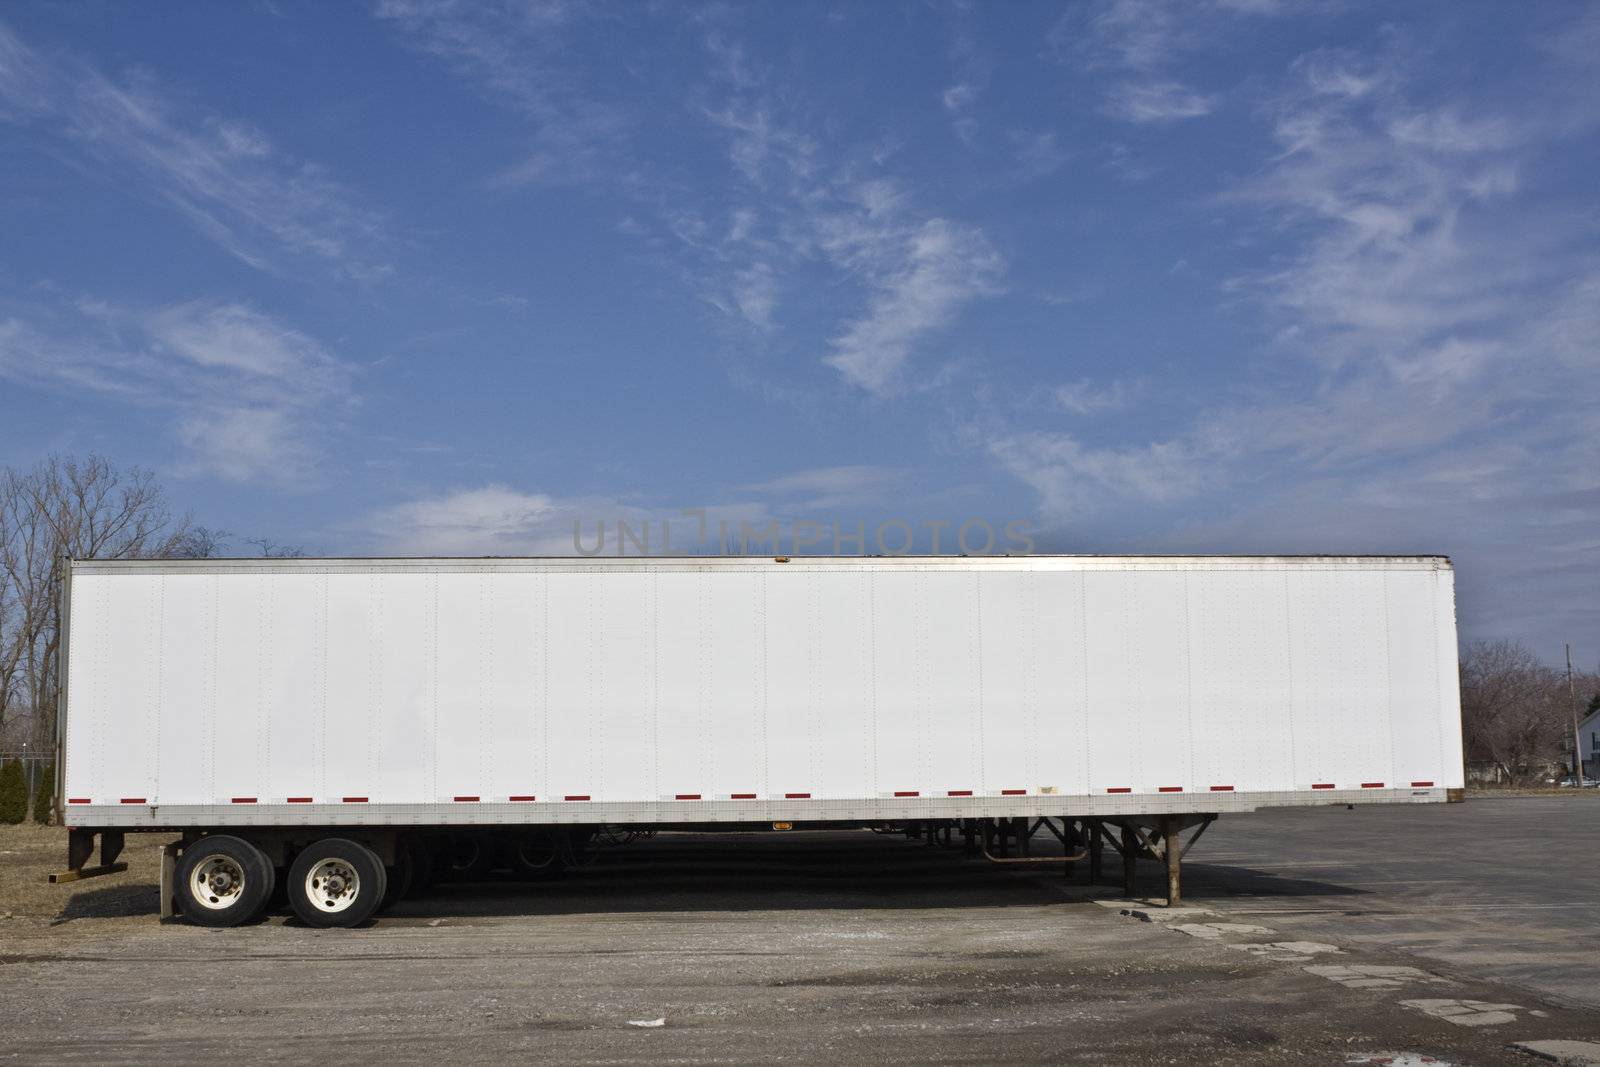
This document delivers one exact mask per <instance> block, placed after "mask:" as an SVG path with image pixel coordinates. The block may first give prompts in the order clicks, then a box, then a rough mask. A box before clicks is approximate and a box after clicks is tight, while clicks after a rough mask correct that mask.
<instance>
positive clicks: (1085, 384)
mask: <svg viewBox="0 0 1600 1067" xmlns="http://www.w3.org/2000/svg"><path fill="white" fill-rule="evenodd" d="M1132 391H1133V389H1132V387H1131V386H1130V385H1129V384H1128V383H1127V382H1124V381H1120V380H1119V381H1114V382H1110V383H1108V384H1106V385H1100V384H1097V383H1095V382H1093V381H1090V380H1089V379H1088V378H1080V379H1078V380H1077V381H1075V382H1067V383H1066V384H1065V385H1058V386H1056V387H1055V388H1053V389H1051V390H1050V391H1049V393H1050V399H1051V400H1052V401H1053V402H1054V403H1055V404H1056V406H1058V407H1059V408H1061V409H1062V410H1063V411H1066V412H1068V413H1070V414H1073V415H1094V414H1097V413H1099V412H1102V411H1114V410H1116V409H1117V408H1120V407H1122V406H1123V405H1124V404H1126V403H1127V402H1128V394H1129V393H1130V392H1132Z"/></svg>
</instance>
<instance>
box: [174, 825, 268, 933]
mask: <svg viewBox="0 0 1600 1067" xmlns="http://www.w3.org/2000/svg"><path fill="white" fill-rule="evenodd" d="M275 874H276V872H275V871H274V870H273V869H272V864H271V863H270V862H268V860H267V857H266V854H265V853H263V852H262V851H261V850H260V849H259V848H257V847H256V846H254V845H252V844H251V843H250V842H248V841H246V840H244V839H243V838H240V837H232V836H230V835H228V834H213V835H211V836H208V837H202V838H201V839H200V840H198V841H196V842H195V843H194V844H192V845H189V846H188V847H187V848H185V849H184V850H183V855H182V856H181V857H180V858H179V860H178V867H177V871H176V881H177V885H175V886H174V887H173V890H174V892H175V894H176V895H177V898H178V905H179V907H180V908H181V909H182V911H183V917H184V918H185V919H187V920H188V921H189V922H192V923H194V924H195V925H196V926H212V927H222V926H238V925H239V924H240V923H245V922H249V921H250V920H251V919H254V918H255V917H256V916H257V915H260V914H261V911H262V909H263V908H265V907H266V905H267V901H268V900H269V899H270V898H271V896H272V890H273V885H274V882H275V881H276V879H275V877H274V876H275Z"/></svg>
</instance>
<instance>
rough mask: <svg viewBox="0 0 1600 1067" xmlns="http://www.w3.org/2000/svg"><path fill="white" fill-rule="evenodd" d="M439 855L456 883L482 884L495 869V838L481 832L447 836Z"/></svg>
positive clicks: (446, 871) (440, 847)
mask: <svg viewBox="0 0 1600 1067" xmlns="http://www.w3.org/2000/svg"><path fill="white" fill-rule="evenodd" d="M438 855H439V856H440V857H441V858H442V859H443V861H444V864H443V866H444V872H443V873H445V874H447V875H448V876H449V878H450V880H451V881H454V882H481V881H483V879H485V878H487V877H488V876H489V872H490V871H492V870H493V869H494V836H493V835H492V834H489V833H485V832H484V831H481V830H474V831H470V832H466V833H453V834H447V835H445V837H444V840H443V841H441V842H440V846H439V852H438Z"/></svg>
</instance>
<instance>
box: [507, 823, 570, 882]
mask: <svg viewBox="0 0 1600 1067" xmlns="http://www.w3.org/2000/svg"><path fill="white" fill-rule="evenodd" d="M564 851H565V850H564V849H563V848H562V847H561V839H560V837H559V836H557V834H556V833H555V832H554V831H552V830H525V831H523V832H521V833H510V834H506V835H505V836H504V837H502V838H501V839H500V852H501V855H502V856H504V857H505V862H506V866H508V867H510V868H511V876H512V877H513V878H516V879H519V880H520V881H524V882H540V881H544V880H545V879H547V878H556V877H559V876H560V874H561V872H562V871H564V870H565V869H566V867H567V861H566V857H565V856H564V855H563V852H564Z"/></svg>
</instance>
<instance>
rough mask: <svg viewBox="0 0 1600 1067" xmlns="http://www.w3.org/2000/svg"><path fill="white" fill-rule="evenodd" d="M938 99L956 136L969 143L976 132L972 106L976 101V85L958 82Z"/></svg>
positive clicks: (975, 117)
mask: <svg viewBox="0 0 1600 1067" xmlns="http://www.w3.org/2000/svg"><path fill="white" fill-rule="evenodd" d="M940 100H941V101H942V102H943V103H944V109H945V112H946V113H947V114H948V115H949V116H950V124H951V126H953V127H954V129H955V131H956V136H957V137H959V138H961V140H962V141H963V142H965V143H966V144H971V143H972V140H973V138H974V137H976V136H977V133H978V119H977V116H976V115H974V114H973V107H974V105H976V104H977V102H978V87H977V86H976V85H974V84H972V83H971V82H960V83H958V84H956V85H952V86H950V88H948V89H946V90H945V91H944V93H943V94H942V95H941V96H940Z"/></svg>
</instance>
